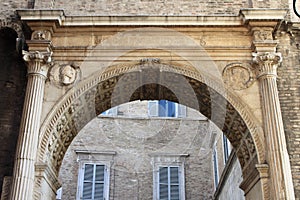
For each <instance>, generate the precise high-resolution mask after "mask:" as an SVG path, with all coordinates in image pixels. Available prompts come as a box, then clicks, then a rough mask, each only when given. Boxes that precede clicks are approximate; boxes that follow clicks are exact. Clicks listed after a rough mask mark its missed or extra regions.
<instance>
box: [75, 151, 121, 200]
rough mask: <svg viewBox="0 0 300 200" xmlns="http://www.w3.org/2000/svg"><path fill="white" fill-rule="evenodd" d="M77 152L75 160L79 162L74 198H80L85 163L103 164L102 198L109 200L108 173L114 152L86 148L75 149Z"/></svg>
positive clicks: (77, 199)
mask: <svg viewBox="0 0 300 200" xmlns="http://www.w3.org/2000/svg"><path fill="white" fill-rule="evenodd" d="M75 152H76V154H77V162H79V169H78V181H77V194H76V200H82V190H83V181H84V180H83V179H84V166H85V165H86V164H93V165H104V166H105V171H104V195H103V196H104V199H105V200H109V188H110V184H111V183H110V175H111V171H110V169H111V166H112V165H113V159H114V156H115V154H116V152H114V151H101V152H98V151H87V150H75ZM94 173H95V171H94Z"/></svg>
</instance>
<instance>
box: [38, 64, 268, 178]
mask: <svg viewBox="0 0 300 200" xmlns="http://www.w3.org/2000/svg"><path fill="white" fill-rule="evenodd" d="M166 66H168V67H166ZM146 69H148V68H147V67H146ZM157 69H158V71H157V72H159V73H161V72H162V71H164V70H165V71H166V72H168V73H172V74H174V75H175V76H176V75H178V76H183V77H184V78H185V79H186V80H187V82H188V83H189V84H190V86H191V87H192V89H193V91H194V92H195V94H196V96H197V100H198V102H199V104H198V105H190V104H189V103H188V102H180V103H182V104H185V105H187V106H190V107H192V108H195V109H198V110H199V111H200V112H201V113H202V114H204V115H205V116H207V117H208V118H209V119H211V120H212V121H213V122H214V123H215V124H216V125H217V126H219V128H220V129H221V130H222V131H223V132H224V133H225V135H226V136H227V137H228V139H229V140H230V142H231V143H232V144H233V146H234V148H235V149H236V152H237V156H238V159H239V161H240V164H241V166H242V169H243V176H248V175H249V174H247V173H249V171H252V170H247V169H253V168H255V164H258V163H265V150H264V141H263V138H262V137H261V136H262V135H263V134H262V129H261V126H260V124H259V122H258V121H257V120H256V118H255V117H254V116H253V115H252V114H251V112H250V110H249V108H248V106H247V105H246V104H245V103H243V101H242V100H241V99H239V98H238V97H237V96H236V95H234V94H233V93H232V92H231V91H230V90H227V89H226V90H223V88H222V87H223V85H222V83H220V82H218V81H217V80H213V79H210V78H209V77H204V76H203V75H201V74H200V73H199V72H197V70H193V68H192V67H190V66H184V65H180V64H178V63H170V62H168V63H164V62H160V63H159V65H158V68H157ZM142 70H143V69H141V63H139V62H131V63H124V64H117V65H113V66H110V67H109V68H107V69H106V70H105V71H104V72H101V73H98V74H94V75H93V76H91V77H90V78H88V79H86V80H85V81H83V82H80V83H78V84H77V85H76V87H73V88H72V89H70V90H69V91H68V92H67V93H66V94H65V95H64V96H63V97H62V98H61V99H60V101H59V103H57V104H56V105H55V106H54V108H53V109H52V110H51V111H50V113H49V114H48V116H47V118H46V119H45V121H44V123H43V124H42V127H41V130H40V142H39V147H38V157H37V160H38V161H39V162H46V163H47V162H48V163H49V162H50V163H49V164H50V166H51V167H52V169H53V170H54V171H55V172H56V173H58V171H59V168H60V165H61V162H62V160H63V157H64V154H65V152H66V150H67V148H68V146H69V145H70V144H71V142H72V140H73V138H74V137H75V136H76V135H77V133H78V132H79V131H80V130H81V129H82V128H83V127H84V126H85V125H86V124H87V123H88V122H89V121H90V120H91V119H93V118H94V117H96V116H97V115H98V114H100V113H101V112H103V111H105V110H106V109H109V108H110V107H112V102H113V100H112V90H113V89H116V85H117V83H118V81H119V80H120V79H121V78H122V76H124V74H129V75H130V76H131V77H135V78H136V77H138V78H137V79H136V80H139V78H140V77H141V76H140V75H141V73H142ZM154 71H155V70H154ZM204 78H205V80H204ZM128 83H131V84H132V85H130V86H129V87H131V86H132V87H133V88H134V90H132V91H135V92H134V93H133V95H131V94H130V99H129V101H131V100H136V99H141V100H143V99H169V100H174V99H172V96H168V95H161V96H153V94H154V93H149V94H146V93H145V92H143V89H141V87H137V85H135V82H134V80H133V79H132V80H129V82H128ZM145 87H147V88H144V91H151V90H152V89H153V88H151V87H156V88H155V89H154V90H155V91H158V92H157V93H156V94H163V90H164V88H163V87H161V86H159V84H154V85H151V84H148V85H145ZM125 94H126V93H125ZM212 96H214V99H219V98H221V99H224V100H225V101H226V107H225V112H226V115H225V119H224V120H225V123H224V124H222V122H221V121H222V119H218V118H215V119H212V115H211V114H212V113H211V110H210V107H211V104H212V103H213V101H214V100H213V98H212ZM117 99H118V98H117ZM124 99H126V98H122V96H120V97H119V101H118V102H117V104H116V105H118V104H120V103H125V101H124ZM123 101H124V102H123ZM175 101H176V100H175ZM195 106H196V107H195ZM207 108H208V109H207ZM218 109H224V108H222V107H219V108H218ZM222 125H223V126H222Z"/></svg>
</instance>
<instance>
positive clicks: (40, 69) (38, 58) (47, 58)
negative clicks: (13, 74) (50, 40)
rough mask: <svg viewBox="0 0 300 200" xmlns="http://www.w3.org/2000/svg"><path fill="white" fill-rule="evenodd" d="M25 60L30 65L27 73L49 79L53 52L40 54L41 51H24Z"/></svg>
mask: <svg viewBox="0 0 300 200" xmlns="http://www.w3.org/2000/svg"><path fill="white" fill-rule="evenodd" d="M22 53H23V59H24V60H25V61H26V62H27V63H28V65H27V73H28V75H30V74H33V75H41V76H44V77H45V78H47V73H48V69H49V66H50V64H51V61H52V60H51V55H52V52H40V51H34V52H31V51H29V52H28V51H23V52H22Z"/></svg>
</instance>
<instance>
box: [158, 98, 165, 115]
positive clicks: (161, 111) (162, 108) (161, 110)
mask: <svg viewBox="0 0 300 200" xmlns="http://www.w3.org/2000/svg"><path fill="white" fill-rule="evenodd" d="M158 112H159V116H160V117H166V116H167V101H166V100H160V101H159V108H158Z"/></svg>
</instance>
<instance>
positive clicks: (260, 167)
mask: <svg viewBox="0 0 300 200" xmlns="http://www.w3.org/2000/svg"><path fill="white" fill-rule="evenodd" d="M255 167H256V169H257V171H258V172H259V177H260V181H261V189H262V194H263V195H264V196H263V198H264V199H270V194H269V192H270V190H269V184H268V183H269V165H267V164H256V165H255Z"/></svg>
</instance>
